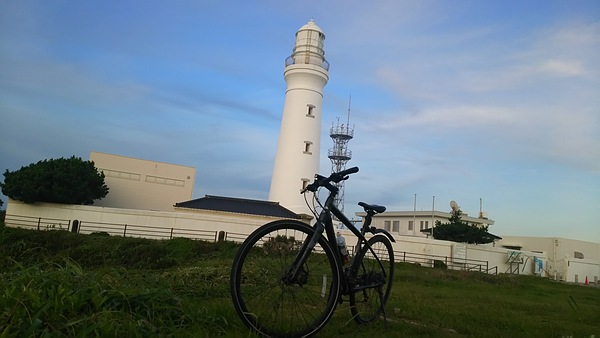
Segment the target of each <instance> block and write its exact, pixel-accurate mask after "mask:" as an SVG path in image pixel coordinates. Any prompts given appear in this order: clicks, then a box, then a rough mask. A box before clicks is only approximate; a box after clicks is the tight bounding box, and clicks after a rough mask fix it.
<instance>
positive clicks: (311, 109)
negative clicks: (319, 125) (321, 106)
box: [306, 104, 315, 118]
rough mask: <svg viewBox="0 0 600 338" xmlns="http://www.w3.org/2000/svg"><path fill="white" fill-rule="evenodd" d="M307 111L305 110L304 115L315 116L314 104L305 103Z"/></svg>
mask: <svg viewBox="0 0 600 338" xmlns="http://www.w3.org/2000/svg"><path fill="white" fill-rule="evenodd" d="M306 107H307V109H308V111H307V112H306V116H307V117H312V118H314V117H315V106H313V105H312V104H307V105H306Z"/></svg>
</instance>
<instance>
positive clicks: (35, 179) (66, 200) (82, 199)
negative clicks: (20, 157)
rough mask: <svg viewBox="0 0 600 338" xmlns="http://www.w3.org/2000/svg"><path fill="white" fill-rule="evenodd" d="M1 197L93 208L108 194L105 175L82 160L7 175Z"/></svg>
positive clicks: (41, 164) (42, 163) (42, 164)
mask: <svg viewBox="0 0 600 338" xmlns="http://www.w3.org/2000/svg"><path fill="white" fill-rule="evenodd" d="M0 188H2V193H3V194H4V195H6V196H8V197H10V198H12V199H14V200H18V201H22V202H25V203H35V202H50V203H63V204H92V203H93V202H94V200H95V199H101V198H103V197H105V196H106V195H107V194H108V187H107V186H106V184H105V183H104V174H103V173H102V172H100V171H98V169H96V167H95V166H94V162H92V161H84V160H82V159H81V158H79V157H75V156H72V157H71V158H59V159H50V160H43V161H39V162H37V163H32V164H30V165H28V166H26V167H21V169H19V170H17V171H14V172H10V171H8V169H7V170H6V172H5V173H4V182H3V183H0Z"/></svg>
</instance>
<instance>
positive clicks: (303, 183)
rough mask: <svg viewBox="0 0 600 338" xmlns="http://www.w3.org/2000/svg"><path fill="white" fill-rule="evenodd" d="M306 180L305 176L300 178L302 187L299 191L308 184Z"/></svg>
mask: <svg viewBox="0 0 600 338" xmlns="http://www.w3.org/2000/svg"><path fill="white" fill-rule="evenodd" d="M308 182H309V180H308V179H307V178H303V179H302V188H301V189H300V191H302V190H304V189H306V187H307V186H308Z"/></svg>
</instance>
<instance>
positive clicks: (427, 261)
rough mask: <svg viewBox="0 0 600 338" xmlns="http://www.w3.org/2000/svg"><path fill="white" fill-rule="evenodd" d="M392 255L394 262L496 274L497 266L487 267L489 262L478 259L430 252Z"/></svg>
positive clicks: (400, 252) (402, 252)
mask: <svg viewBox="0 0 600 338" xmlns="http://www.w3.org/2000/svg"><path fill="white" fill-rule="evenodd" d="M394 257H395V258H396V262H406V263H413V264H422V265H425V266H431V267H438V266H440V267H447V268H448V269H452V270H468V271H479V272H485V273H493V274H495V275H497V274H498V267H497V266H495V267H492V268H490V267H489V262H488V261H484V260H478V259H467V258H461V259H460V260H453V259H452V258H451V257H448V256H437V255H431V254H419V253H413V252H406V251H394Z"/></svg>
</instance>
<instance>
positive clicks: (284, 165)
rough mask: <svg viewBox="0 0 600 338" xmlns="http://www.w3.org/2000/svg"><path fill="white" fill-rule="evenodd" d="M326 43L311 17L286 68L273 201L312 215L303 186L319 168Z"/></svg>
mask: <svg viewBox="0 0 600 338" xmlns="http://www.w3.org/2000/svg"><path fill="white" fill-rule="evenodd" d="M324 42H325V34H324V33H323V31H322V30H321V28H319V26H317V24H315V22H314V21H313V20H312V19H311V20H310V21H309V22H308V23H307V24H306V25H304V26H302V27H301V28H300V29H299V30H298V32H296V45H295V46H294V50H293V52H292V55H291V56H290V57H288V58H287V59H286V60H285V69H284V72H283V76H284V78H285V82H286V83H287V90H286V91H285V104H284V106H283V117H282V119H281V129H280V131H279V142H278V144H277V154H276V156H275V166H274V168H273V176H272V178H271V190H270V192H269V200H271V201H275V202H279V203H280V204H281V205H282V206H284V207H286V208H288V209H290V210H291V211H293V212H295V213H298V214H309V215H310V214H311V213H310V211H309V209H308V207H307V206H306V202H305V201H304V197H303V196H302V195H301V194H300V191H301V190H302V189H303V188H304V187H305V186H306V185H307V184H309V183H310V182H312V180H313V178H314V176H315V174H316V173H317V172H318V170H319V157H320V136H321V110H322V109H321V107H322V103H323V88H324V87H325V85H326V84H327V80H329V63H328V62H327V61H326V60H325V51H324V49H323V44H324Z"/></svg>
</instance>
